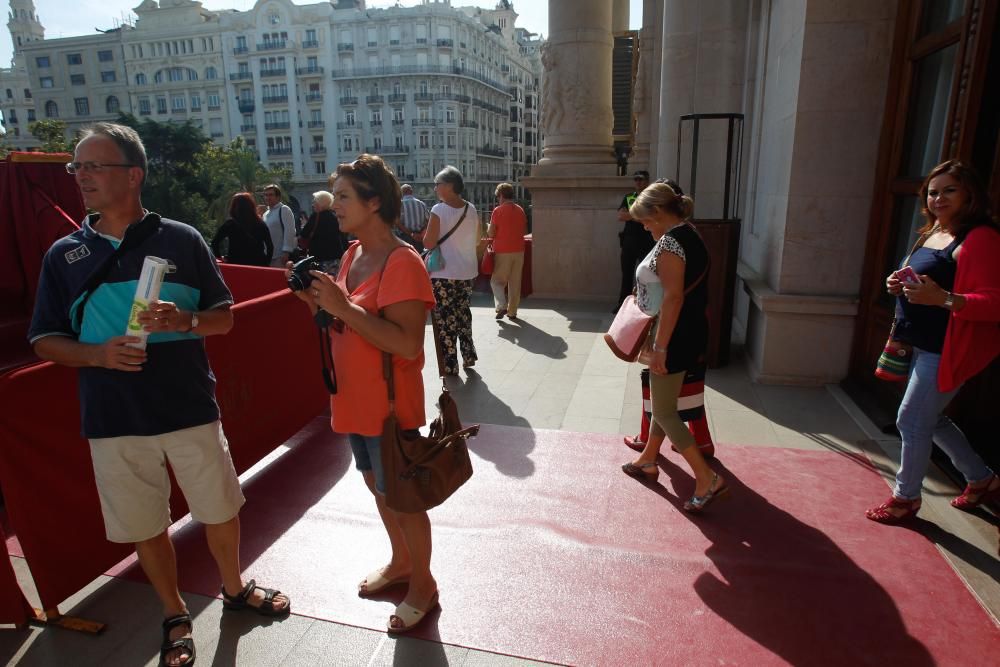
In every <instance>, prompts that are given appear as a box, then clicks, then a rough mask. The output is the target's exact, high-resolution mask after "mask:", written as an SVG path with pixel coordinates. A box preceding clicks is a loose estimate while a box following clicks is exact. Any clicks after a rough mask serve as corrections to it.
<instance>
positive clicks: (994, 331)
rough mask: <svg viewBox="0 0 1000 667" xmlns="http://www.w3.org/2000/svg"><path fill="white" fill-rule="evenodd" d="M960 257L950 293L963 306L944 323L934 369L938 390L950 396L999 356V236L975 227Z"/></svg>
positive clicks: (996, 233) (983, 227)
mask: <svg viewBox="0 0 1000 667" xmlns="http://www.w3.org/2000/svg"><path fill="white" fill-rule="evenodd" d="M961 247H962V250H961V252H959V254H958V260H957V263H958V266H957V267H956V272H955V287H954V292H955V293H956V294H961V295H962V296H964V297H965V307H964V308H962V310H960V311H958V312H955V313H952V314H951V317H950V318H948V330H947V332H946V333H945V337H944V348H943V349H942V351H941V365H940V366H939V367H938V389H939V390H940V391H941V392H948V391H951V390H952V389H956V388H958V387H960V386H961V385H962V383H964V382H965V381H966V380H968V379H969V378H971V377H973V376H974V375H976V374H977V373H979V372H980V371H981V370H983V369H984V368H986V367H987V366H988V365H989V364H990V362H992V361H993V359H995V358H996V356H997V355H998V354H1000V232H997V230H996V229H995V228H993V227H989V226H986V225H982V226H979V227H976V228H975V229H973V230H972V231H971V232H969V235H968V236H967V237H966V238H965V241H964V242H963V243H962V246H961Z"/></svg>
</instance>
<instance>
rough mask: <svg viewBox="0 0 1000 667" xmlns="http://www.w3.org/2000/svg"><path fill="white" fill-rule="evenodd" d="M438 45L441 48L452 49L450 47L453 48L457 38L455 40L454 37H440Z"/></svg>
mask: <svg viewBox="0 0 1000 667" xmlns="http://www.w3.org/2000/svg"><path fill="white" fill-rule="evenodd" d="M437 45H438V46H439V47H440V48H444V49H450V48H453V47H454V46H455V40H453V39H439V40H438V41H437Z"/></svg>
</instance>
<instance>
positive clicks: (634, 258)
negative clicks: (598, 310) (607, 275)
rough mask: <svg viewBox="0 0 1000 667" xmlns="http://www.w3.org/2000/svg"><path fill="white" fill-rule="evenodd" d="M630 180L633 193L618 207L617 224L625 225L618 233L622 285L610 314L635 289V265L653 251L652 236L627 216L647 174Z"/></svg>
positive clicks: (645, 182)
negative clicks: (633, 185) (632, 184)
mask: <svg viewBox="0 0 1000 667" xmlns="http://www.w3.org/2000/svg"><path fill="white" fill-rule="evenodd" d="M632 179H633V181H635V191H634V192H631V193H629V194H627V195H625V197H624V198H623V199H622V203H621V205H620V206H619V207H618V222H623V223H625V228H624V229H622V231H620V232H618V245H619V246H620V247H621V268H622V284H621V289H620V290H619V292H618V303H617V304H616V305H615V308H614V310H612V311H611V312H612V313H617V312H618V308H619V307H620V306H621V305H622V302H623V301H625V297H627V296H628V295H629V294H631V293H632V288H633V287H635V266H636V264H638V263H639V261H640V260H642V258H643V257H645V256H646V255H648V254H649V251H650V250H652V249H653V236H652V235H651V234H650V233H649V232H647V231H646V229H645V227H643V226H642V224H641V223H640V222H638V221H637V220H633V219H632V218H631V216H629V214H628V210H629V207H631V206H632V203H633V202H635V199H636V197H638V196H639V193H640V192H642V191H643V190H645V189H646V186H647V185H649V172H648V171H645V170H640V171H637V172H635V173H634V174H633V175H632Z"/></svg>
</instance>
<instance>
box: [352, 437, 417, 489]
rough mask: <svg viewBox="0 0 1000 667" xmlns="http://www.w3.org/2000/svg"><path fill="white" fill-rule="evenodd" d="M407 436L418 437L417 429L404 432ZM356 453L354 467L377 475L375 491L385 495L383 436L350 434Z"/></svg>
mask: <svg viewBox="0 0 1000 667" xmlns="http://www.w3.org/2000/svg"><path fill="white" fill-rule="evenodd" d="M403 433H405V434H406V435H417V434H418V433H419V431H418V430H417V429H412V430H406V431H403ZM347 439H348V441H349V442H350V443H351V451H352V452H353V453H354V467H356V468H357V469H358V470H360V471H361V472H369V471H370V472H371V473H372V474H373V475H375V490H376V491H378V492H379V493H380V494H382V495H385V469H384V468H383V467H382V436H380V435H360V434H358V433H348V434H347Z"/></svg>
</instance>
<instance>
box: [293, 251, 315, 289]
mask: <svg viewBox="0 0 1000 667" xmlns="http://www.w3.org/2000/svg"><path fill="white" fill-rule="evenodd" d="M322 270H323V267H322V266H320V263H319V262H318V261H317V260H316V258H315V257H313V256H312V255H307V256H306V257H303V258H302V259H300V260H299V261H297V262H295V264H293V265H292V275H290V276H288V289H290V290H292V291H293V292H301V291H302V290H304V289H305V288H307V287H309V286H310V285H312V281H313V280H315V278H313V277H312V275H310V274H309V272H310V271H322Z"/></svg>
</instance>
